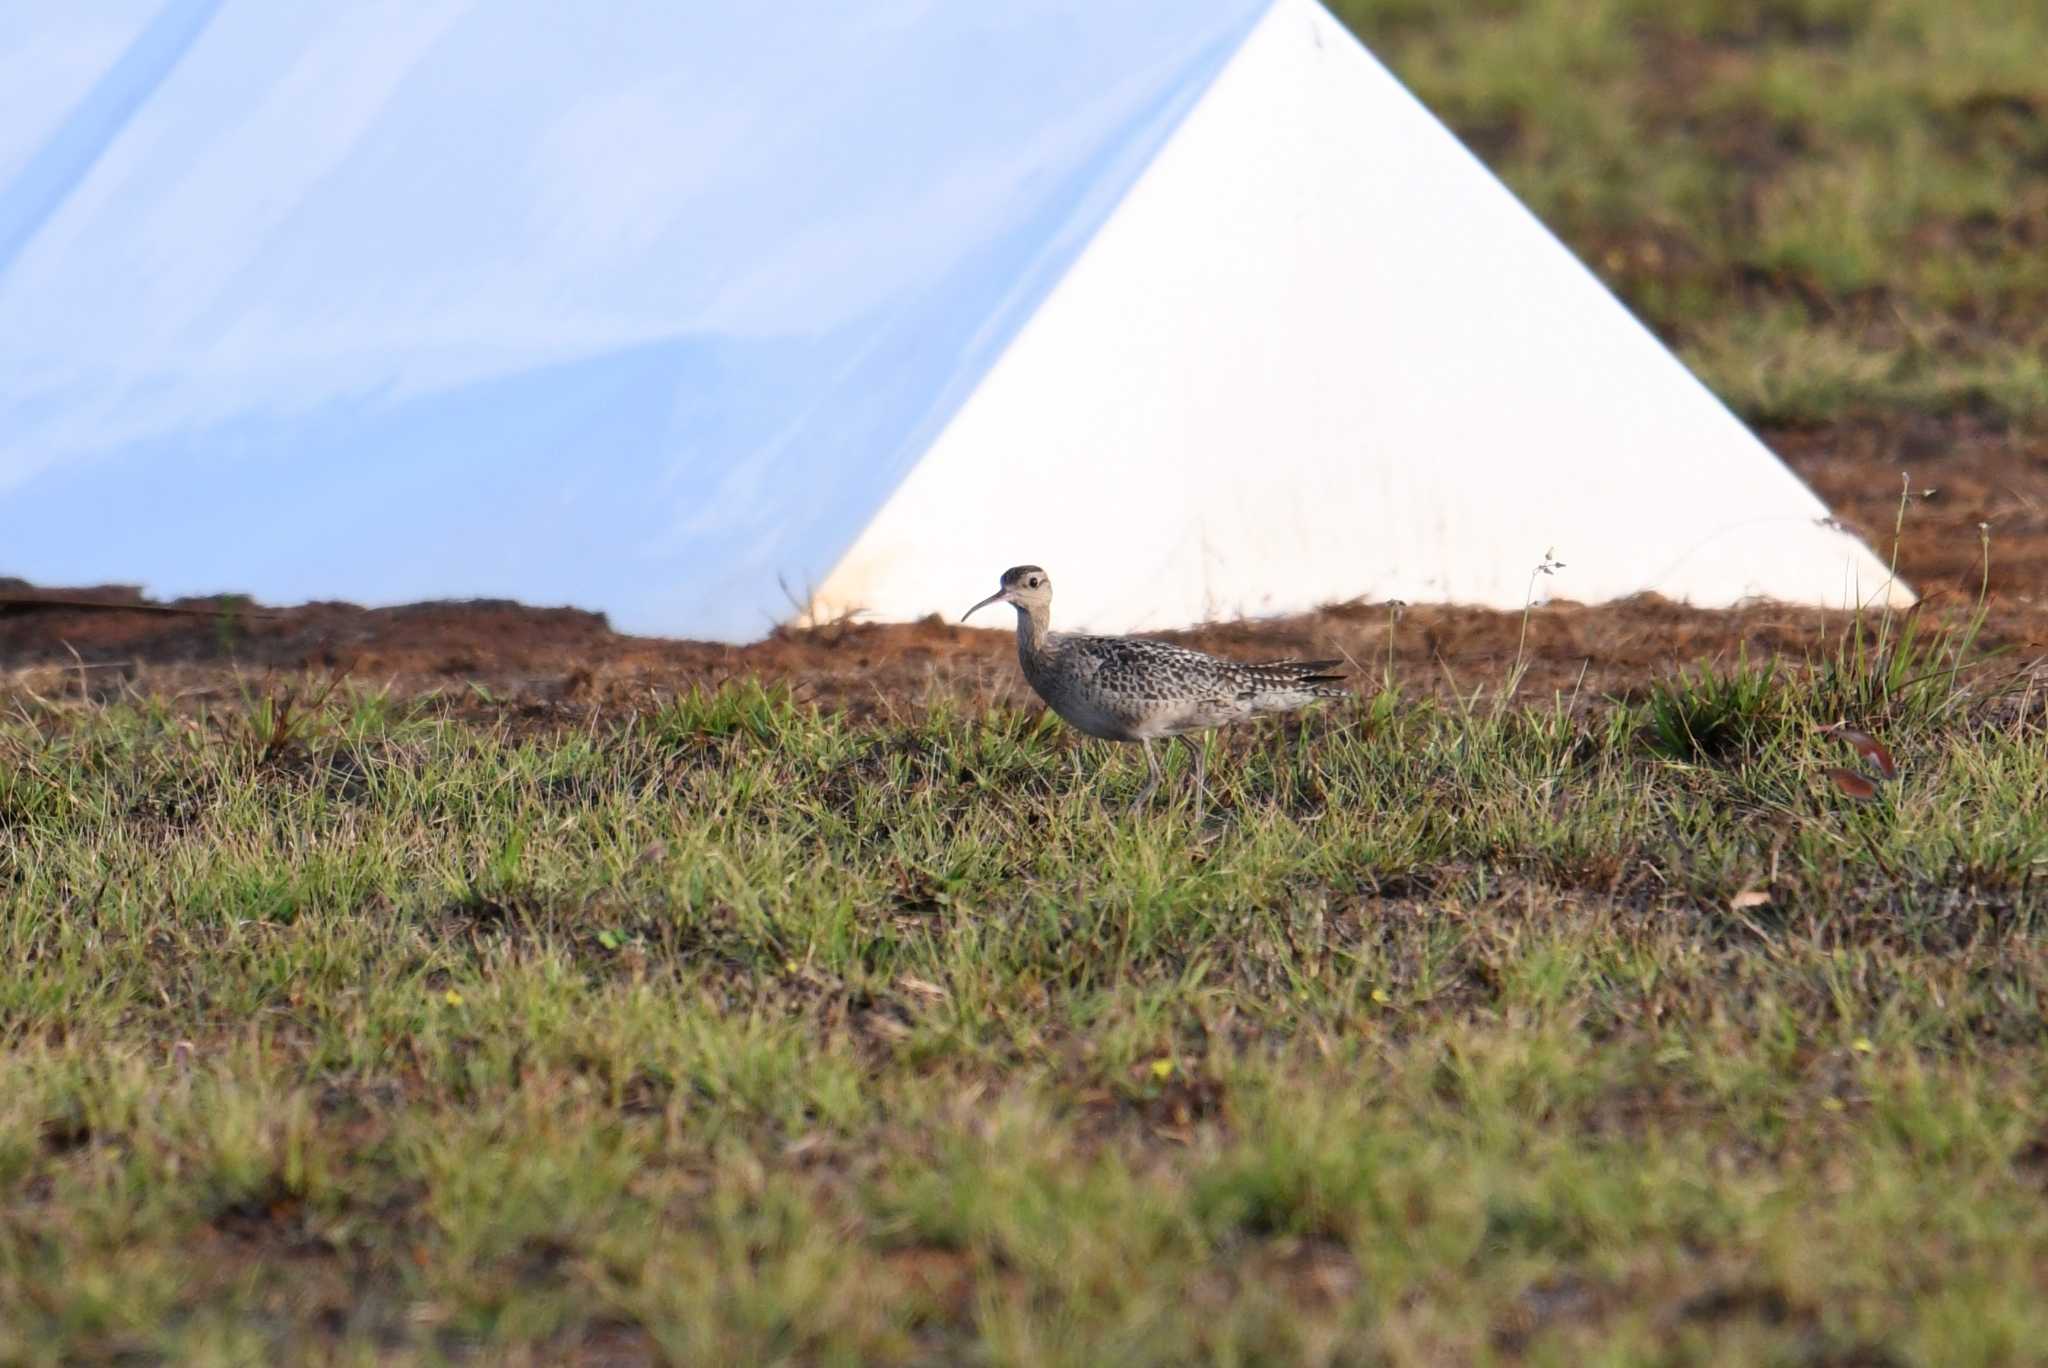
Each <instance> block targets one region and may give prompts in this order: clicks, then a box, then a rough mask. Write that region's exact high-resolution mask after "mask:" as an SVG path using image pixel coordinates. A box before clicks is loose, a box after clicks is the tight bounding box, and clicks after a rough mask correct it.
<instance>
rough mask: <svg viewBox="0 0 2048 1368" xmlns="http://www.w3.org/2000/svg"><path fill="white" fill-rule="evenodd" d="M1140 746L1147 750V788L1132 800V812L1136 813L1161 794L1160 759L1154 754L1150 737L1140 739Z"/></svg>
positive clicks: (1142, 789)
mask: <svg viewBox="0 0 2048 1368" xmlns="http://www.w3.org/2000/svg"><path fill="white" fill-rule="evenodd" d="M1138 744H1139V745H1141V746H1143V747H1144V748H1145V787H1143V788H1141V789H1139V790H1138V796H1137V797H1136V798H1133V799H1132V800H1131V811H1132V812H1136V811H1137V810H1138V809H1139V808H1141V807H1143V806H1145V804H1146V803H1147V802H1148V801H1149V800H1150V799H1151V797H1152V795H1153V794H1155V793H1157V792H1159V757H1158V756H1156V755H1154V754H1153V753H1152V740H1151V738H1150V737H1143V736H1141V737H1139V738H1138Z"/></svg>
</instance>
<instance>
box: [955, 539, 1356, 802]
mask: <svg viewBox="0 0 2048 1368" xmlns="http://www.w3.org/2000/svg"><path fill="white" fill-rule="evenodd" d="M991 603H1007V604H1009V605H1011V606H1012V607H1014V608H1015V609H1016V610H1017V659H1018V660H1019V661H1020V662H1022V664H1023V666H1024V678H1025V679H1027V680H1029V681H1030V683H1031V688H1032V690H1033V691H1034V692H1036V693H1037V695H1038V696H1039V697H1040V698H1042V699H1044V700H1045V703H1046V706H1047V707H1049V708H1051V709H1052V710H1053V711H1054V712H1056V713H1058V714H1059V715H1060V716H1061V717H1062V718H1064V719H1066V722H1067V724H1068V725H1069V726H1071V727H1073V728H1074V729H1075V730H1077V731H1080V732H1083V733H1085V734H1086V735H1089V736H1099V737H1101V738H1102V739H1103V740H1105V741H1125V742H1129V741H1136V742H1137V743H1138V744H1139V745H1140V746H1143V747H1144V748H1145V769H1146V778H1145V786H1144V787H1143V788H1142V789H1140V790H1139V791H1138V796H1137V798H1136V799H1135V800H1134V801H1133V802H1132V803H1131V808H1132V810H1133V811H1136V810H1137V809H1138V808H1140V807H1142V806H1144V804H1145V802H1146V800H1148V799H1150V798H1151V797H1152V795H1153V794H1154V793H1155V792H1157V791H1158V789H1159V758H1158V756H1157V755H1155V754H1154V753H1153V750H1152V741H1153V739H1154V738H1155V737H1158V738H1165V737H1175V736H1186V735H1187V734H1188V733H1190V732H1200V731H1207V730H1209V729H1210V728H1212V727H1222V726H1227V725H1229V724H1230V723H1232V722H1243V721H1245V720H1246V719H1248V718H1253V717H1260V716H1263V715H1265V714H1267V713H1285V712H1293V711H1294V710H1295V709H1297V708H1304V707H1307V706H1308V705H1309V704H1311V703H1314V702H1316V701H1317V700H1318V699H1324V698H1345V697H1348V696H1349V692H1348V691H1347V690H1346V689H1344V688H1343V687H1342V686H1341V685H1340V684H1339V683H1338V681H1339V680H1340V679H1342V678H1343V676H1342V675H1335V674H1330V673H1327V672H1328V671H1329V670H1331V669H1332V668H1334V667H1335V666H1338V665H1341V664H1342V663H1343V662H1342V661H1339V660H1272V661H1264V662H1261V663H1258V664H1249V663H1246V662H1244V661H1241V660H1226V659H1224V658H1223V657H1222V656H1213V655H1208V654H1205V653H1204V652H1201V651H1191V650H1189V649H1188V648H1187V647H1185V646H1175V645H1172V644H1171V643H1169V642H1164V641H1149V640H1146V639H1145V638H1142V637H1113V636H1077V635H1075V634H1073V633H1070V632H1055V631H1054V630H1053V629H1052V578H1051V576H1049V575H1047V574H1046V573H1045V571H1043V570H1041V569H1039V568H1038V567H1037V566H1035V565H1019V566H1015V567H1013V568H1011V569H1009V570H1005V571H1003V580H1002V588H1000V589H998V590H996V591H995V592H994V593H993V594H990V595H989V596H988V597H987V598H985V599H983V600H982V601H981V602H979V603H977V604H975V605H974V607H972V608H969V609H968V610H967V611H966V612H965V613H963V614H961V617H960V620H961V621H962V622H965V621H966V620H967V619H968V618H970V617H972V616H974V614H975V613H976V612H978V611H980V610H981V609H983V608H986V607H988V606H989V605H990V604H991ZM1189 748H1190V749H1191V750H1193V751H1194V755H1195V795H1196V801H1197V803H1201V802H1203V801H1204V800H1206V798H1207V796H1208V785H1207V778H1208V775H1207V761H1206V757H1205V756H1204V754H1203V750H1202V747H1201V746H1200V745H1199V744H1198V743H1192V742H1191V743H1189Z"/></svg>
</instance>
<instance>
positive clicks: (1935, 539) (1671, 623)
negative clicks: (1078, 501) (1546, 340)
mask: <svg viewBox="0 0 2048 1368" xmlns="http://www.w3.org/2000/svg"><path fill="white" fill-rule="evenodd" d="M1767 436H1768V438H1769V440H1770V441H1771V443H1772V445H1773V446H1774V447H1775V448H1776V449H1777V450H1778V452H1779V453H1780V455H1782V456H1783V457H1784V458H1785V459H1786V461H1787V462H1788V463H1789V464H1790V465H1791V466H1792V467H1793V469H1794V470H1795V471H1796V472H1797V473H1798V474H1799V475H1800V476H1801V478H1803V479H1805V480H1806V481H1807V482H1808V483H1809V484H1810V485H1811V486H1813V488H1814V489H1815V490H1816V492H1817V493H1819V494H1820V496H1821V497H1822V498H1823V499H1825V500H1826V501H1827V502H1828V503H1829V505H1830V506H1831V507H1833V508H1834V509H1835V510H1836V512H1837V514H1838V516H1839V517H1840V518H1841V520H1842V522H1843V523H1844V525H1846V526H1847V527H1849V528H1850V529H1851V530H1852V531H1855V532H1856V533H1858V534H1859V535H1861V536H1863V537H1864V538H1865V539H1866V540H1867V541H1868V542H1869V543H1870V544H1871V545H1872V546H1873V547H1875V548H1877V549H1878V551H1879V553H1880V554H1881V555H1885V556H1889V555H1890V554H1891V550H1892V541H1893V529H1894V526H1895V524H1896V523H1897V519H1898V511H1899V497H1900V488H1901V480H1902V477H1905V476H1910V481H1909V487H1910V489H1911V491H1912V499H1911V502H1910V506H1909V507H1908V509H1907V514H1906V523H1905V535H1904V537H1903V539H1902V541H1901V543H1900V546H1899V549H1898V555H1899V570H1900V573H1901V574H1903V575H1904V576H1905V577H1906V578H1907V579H1908V580H1909V581H1911V582H1912V583H1913V584H1914V585H1915V587H1916V588H1918V589H1919V590H1921V592H1922V593H1923V594H1927V595H1929V597H1930V608H1931V609H1932V610H1934V611H1939V612H1951V613H1954V612H1964V611H1967V610H1968V608H1969V607H1970V606H1971V605H1972V604H1973V603H1974V601H1975V599H1976V595H1977V593H1978V589H1979V585H1980V581H1981V579H1982V572H1983V541H1982V540H1981V538H1982V537H1983V536H1984V535H1985V534H1986V533H1987V532H1988V535H1989V537H1990V546H1991V574H1990V590H1991V597H1990V607H1991V614H1990V620H1989V622H1988V624H1987V630H1986V634H1985V642H1986V644H1987V645H1993V646H2004V647H2008V648H2011V650H2012V652H2013V653H2014V654H2015V656H2017V657H2018V658H2020V659H2022V660H2024V659H2027V658H2031V657H2032V656H2033V655H2037V654H2039V653H2040V652H2041V651H2042V650H2043V649H2044V646H2043V643H2044V642H2048V438H2044V437H2032V436H2027V435H2024V434H2015V433H2012V432H2008V431H2004V430H2001V429H1999V428H1997V427H1995V426H1991V425H1987V424H1984V423H1982V422H1979V421H1976V420H1972V419H1969V418H1950V419H1917V418H1915V419H1908V420H1904V421H1896V422H1892V423H1889V424H1882V423H1876V422H1869V423H1862V422H1849V423H1843V424H1838V425H1834V426H1831V427H1828V428H1825V429H1785V430H1779V431H1776V432H1773V433H1769V434H1767ZM1566 558H1567V559H1569V556H1567V557H1566ZM85 603H91V604H95V605H103V606H97V607H87V606H81V605H82V604H85ZM163 608H173V609H178V610H183V611H172V612H166V611H153V609H163ZM128 609H132V611H128ZM1843 622H1844V620H1843V619H1842V617H1841V616H1840V615H1837V614H1828V613H1822V612H1816V611H1813V610H1810V609H1801V608H1789V607H1785V606H1783V605H1777V604H1759V605H1754V606H1747V607H1741V608H1736V609H1731V610H1726V611H1703V610H1699V609H1693V608H1687V607H1684V606H1681V605H1677V604H1673V603H1670V602H1667V601H1665V600H1663V599H1659V598H1656V597H1654V596H1642V597H1638V598H1634V599H1629V600H1625V601H1623V602H1619V603H1610V604H1603V605H1597V606H1587V605H1581V604H1574V603H1566V602H1559V603H1551V604H1545V605H1542V606H1539V607H1537V608H1536V609H1534V610H1533V611H1532V612H1531V613H1530V614H1529V620H1528V627H1527V633H1526V637H1525V635H1524V631H1523V619H1522V615H1521V614H1519V613H1511V612H1510V613H1504V612H1494V611H1488V610H1482V609H1473V608H1459V607H1451V606H1444V605H1413V606H1408V607H1396V606H1393V605H1388V604H1384V603H1356V604H1347V605H1341V606H1335V607H1331V608H1326V609H1324V610H1322V611H1320V612H1316V613H1309V614H1303V615H1299V616H1295V617H1289V618H1279V619H1271V620H1265V621H1258V622H1241V623H1221V624H1214V625H1211V626H1207V627H1203V628H1198V629H1195V630H1191V631H1185V632H1177V633H1170V634H1168V635H1170V636H1172V637H1173V638H1175V639H1177V640H1181V641H1185V642H1188V643H1190V644H1193V645H1197V646H1201V647H1204V648H1206V649H1211V650H1216V651H1221V652H1224V653H1226V654H1231V655H1240V656H1256V655H1288V654H1317V655H1321V654H1341V655H1344V656H1346V657H1348V658H1349V659H1350V661H1351V662H1352V664H1353V666H1354V668H1355V670H1356V671H1357V672H1358V673H1359V674H1362V675H1373V676H1377V675H1378V674H1379V673H1380V672H1381V671H1383V670H1385V669H1387V668H1389V665H1390V663H1391V668H1392V670H1393V672H1394V674H1395V676H1396V677H1397V678H1398V679H1399V680H1400V681H1401V682H1402V683H1403V685H1404V686H1405V687H1408V688H1412V689H1419V690H1422V691H1425V692H1431V693H1448V692H1451V691H1453V690H1455V691H1457V692H1460V693H1469V692H1471V691H1472V690H1474V689H1476V688H1481V687H1484V688H1487V689H1492V688H1496V687H1498V686H1499V685H1500V684H1501V683H1502V681H1503V680H1505V679H1506V678H1507V677H1508V675H1509V674H1510V673H1511V672H1512V670H1513V669H1514V667H1515V665H1516V663H1517V661H1518V660H1519V661H1520V662H1521V663H1523V664H1524V665H1525V666H1526V669H1527V674H1526V676H1525V678H1524V680H1523V683H1522V688H1523V690H1524V692H1525V693H1527V694H1529V695H1530V696H1533V697H1539V698H1540V697H1547V696H1548V695H1549V694H1550V693H1551V692H1552V691H1554V690H1564V691H1567V692H1570V691H1573V690H1577V691H1579V692H1580V693H1582V694H1583V695H1586V696H1592V697H1597V696H1600V695H1602V694H1606V693H1628V692H1632V691H1634V690H1635V689H1638V688H1640V687H1641V686H1642V685H1643V684H1644V683H1645V682H1646V681H1647V680H1649V679H1652V678H1656V677H1659V676H1661V675H1664V674H1667V673H1668V672H1670V671H1671V670H1672V669H1674V668H1675V667H1677V666H1678V665H1681V664H1684V663H1687V662H1691V661H1696V660H1701V659H1716V658H1721V659H1726V658H1732V657H1734V656H1735V655H1736V654H1737V653H1738V652H1745V651H1746V652H1747V653H1749V654H1750V655H1751V656H1752V657H1761V656H1772V655H1794V656H1798V655H1804V654H1807V653H1809V652H1812V651H1814V650H1815V649H1817V648H1819V647H1820V646H1821V645H1822V644H1823V643H1824V642H1825V641H1826V640H1827V639H1828V638H1829V637H1830V636H1831V635H1832V634H1833V633H1835V632H1838V631H1839V630H1841V628H1842V626H1843ZM1012 649H1013V648H1012V645H1011V637H1010V634H1009V632H1008V631H1007V630H991V629H986V628H978V627H977V628H964V627H960V626H957V625H953V624H950V623H946V622H942V621H940V620H939V619H937V618H931V619H927V620H925V621H923V622H915V623H903V624H889V625H876V624H846V625H841V626H836V627H831V628H823V629H818V630H813V631H802V632H783V633H778V634H776V635H774V636H772V637H770V638H768V639H767V640H764V641H760V642H756V643H753V644H751V645H746V646H728V645H722V644H718V643H713V642H700V641H674V640H663V639H659V638H652V637H636V636H628V635H625V634H622V633H619V632H615V631H613V630H612V629H611V627H610V625H609V624H608V623H607V622H606V620H605V618H604V617H603V615H602V614H598V613H591V612H584V611H581V610H578V609H574V608H538V607H529V606H525V605H521V604H516V603H509V602H503V601H496V600H483V601H468V602H445V603H421V604H411V605H407V606H403V607H395V608H361V607H357V606H355V605H353V604H347V603H311V604H304V605H300V606H296V607H282V608H277V607H268V606H264V605H253V604H246V603H234V602H228V601H224V600H180V601H177V602H175V603H172V604H164V605H154V604H151V603H149V602H148V601H147V600H145V599H144V598H143V596H142V595H141V594H139V593H138V592H137V591H135V590H133V589H130V588H122V587H118V586H113V587H109V586H101V587H95V588H86V589H38V588H36V587H34V586H30V585H27V584H24V583H22V582H21V581H18V580H14V581H10V580H0V668H4V669H5V671H6V675H5V678H6V679H7V681H9V683H11V685H12V687H13V688H16V689H28V690H32V691H35V692H38V693H48V692H51V691H58V692H71V693H76V692H78V691H80V690H83V691H85V692H88V693H90V694H92V695H94V696H102V697H103V696H108V695H110V694H113V693H118V692H121V691H123V690H126V689H130V688H133V689H139V690H141V691H144V692H151V693H157V694H171V695H182V696H184V697H187V698H195V699H200V700H204V699H207V698H221V697H225V698H232V697H236V696H238V694H239V692H240V691H241V690H243V689H246V688H249V687H251V686H252V685H258V686H260V685H261V683H262V682H263V681H264V679H265V678H266V676H275V675H298V674H304V673H313V674H325V675H329V676H332V675H333V674H335V673H337V672H341V671H346V672H347V673H348V675H349V677H350V679H351V680H352V681H353V682H354V683H355V684H357V685H358V686H366V687H373V688H375V687H389V688H391V689H392V690H393V691H394V692H397V693H400V694H404V695H418V694H423V693H435V692H440V693H445V694H448V695H450V696H451V697H459V698H462V699H464V700H466V701H468V702H472V703H476V702H479V701H482V702H485V703H491V702H512V703H517V704H523V705H524V706H526V707H528V708H530V709H540V710H543V711H554V710H562V709H573V710H574V711H575V712H577V713H579V714H580V713H584V712H587V711H588V710H590V709H592V708H596V709H600V710H614V709H620V708H629V707H636V706H640V705H643V704H644V703H645V702H646V701H648V699H649V698H650V697H653V696H659V695H663V694H667V693H671V692H675V691H678V690H686V689H689V688H691V687H715V686H717V685H719V684H721V683H725V682H727V681H731V680H735V679H743V678H753V679H759V680H762V681H764V682H769V683H781V684H787V685H789V686H791V687H793V688H796V689H797V690H799V691H800V695H801V696H802V697H804V698H806V699H808V700H811V701H815V702H817V703H819V704H821V705H824V706H828V707H836V708H844V709H847V710H849V711H852V712H854V713H857V714H863V715H888V714H890V713H893V712H896V711H898V710H901V709H904V708H917V707H920V706H923V705H925V704H928V703H929V702H931V701H933V700H934V699H936V698H940V697H950V698H954V699H961V700H969V701H975V702H1004V703H1017V704H1024V703H1028V702H1030V699H1029V698H1028V695H1027V694H1026V693H1025V691H1024V687H1023V684H1022V681H1021V680H1020V679H1019V677H1018V674H1017V670H1016V667H1015V664H1014V663H1013V656H1012ZM471 686H475V687H471Z"/></svg>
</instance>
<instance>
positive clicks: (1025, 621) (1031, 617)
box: [1016, 603, 1052, 660]
mask: <svg viewBox="0 0 2048 1368" xmlns="http://www.w3.org/2000/svg"><path fill="white" fill-rule="evenodd" d="M1016 607H1017V654H1018V655H1019V656H1021V657H1023V658H1024V659H1025V660H1030V659H1032V658H1034V657H1036V656H1040V655H1043V654H1045V652H1046V651H1047V650H1049V649H1051V646H1052V610H1051V609H1049V608H1047V607H1046V606H1045V605H1044V604H1042V603H1040V604H1034V605H1032V606H1031V607H1029V608H1027V607H1025V606H1024V605H1023V604H1021V603H1020V604H1018V605H1016Z"/></svg>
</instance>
